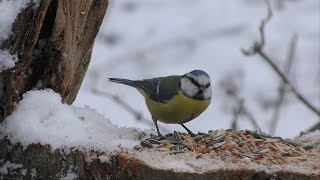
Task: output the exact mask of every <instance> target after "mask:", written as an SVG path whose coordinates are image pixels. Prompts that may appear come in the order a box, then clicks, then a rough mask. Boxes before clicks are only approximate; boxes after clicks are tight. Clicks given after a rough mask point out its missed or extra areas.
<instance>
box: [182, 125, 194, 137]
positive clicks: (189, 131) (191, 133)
mask: <svg viewBox="0 0 320 180" xmlns="http://www.w3.org/2000/svg"><path fill="white" fill-rule="evenodd" d="M180 125H181V126H182V127H183V128H184V129H185V130H186V131H188V133H189V134H190V135H191V136H192V137H195V136H196V135H195V134H194V133H193V132H192V131H191V130H190V129H188V128H187V127H186V126H185V125H184V124H180Z"/></svg>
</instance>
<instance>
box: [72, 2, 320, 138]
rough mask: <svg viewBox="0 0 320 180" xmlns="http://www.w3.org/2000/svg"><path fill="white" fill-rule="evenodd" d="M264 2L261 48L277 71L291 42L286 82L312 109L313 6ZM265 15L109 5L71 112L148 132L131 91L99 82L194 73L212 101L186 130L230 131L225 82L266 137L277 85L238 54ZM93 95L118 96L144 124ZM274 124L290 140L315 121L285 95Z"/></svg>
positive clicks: (215, 6)
mask: <svg viewBox="0 0 320 180" xmlns="http://www.w3.org/2000/svg"><path fill="white" fill-rule="evenodd" d="M271 2H272V8H273V14H274V15H273V17H272V18H271V21H270V22H269V23H268V24H267V26H266V29H265V35H266V47H265V48H264V49H265V51H266V52H267V54H270V56H271V57H273V58H274V59H275V61H276V63H277V64H278V65H279V66H280V67H281V69H283V64H285V59H286V56H287V51H288V43H289V41H290V38H291V37H292V36H293V34H297V35H298V42H297V48H296V53H295V61H294V62H295V63H294V64H293V67H292V70H291V75H290V76H289V78H290V80H291V81H292V82H293V83H294V85H295V86H296V87H297V89H298V90H300V91H301V92H302V93H303V94H304V95H305V96H306V98H307V99H308V100H310V101H311V102H312V103H313V104H314V105H316V106H318V107H319V108H320V99H319V97H320V94H319V92H320V90H319V89H320V79H319V78H320V74H319V73H320V71H319V69H320V62H319V59H320V52H319V49H320V42H319V39H320V31H319V27H320V24H319V23H320V20H319V17H320V14H319V13H320V12H319V11H320V10H319V6H320V1H314V0H304V1H281V2H280V1H271ZM277 3H280V4H283V6H277V5H276V4H277ZM266 13H267V11H266V5H265V3H264V1H248V0H239V1H234V0H225V1H219V0H203V1H174V2H173V1H163V0H153V1H131V0H117V1H111V3H110V5H109V9H108V11H107V15H106V17H105V19H104V22H103V24H102V26H101V28H100V32H99V34H98V37H97V39H96V42H95V45H94V49H93V55H92V60H91V63H90V66H89V69H88V72H87V74H86V77H85V80H84V82H83V84H82V86H81V89H80V91H79V94H78V96H77V99H76V101H75V102H74V104H73V105H75V106H79V107H85V106H89V107H91V108H95V109H96V110H97V111H98V112H100V113H101V114H103V115H104V116H105V117H107V118H109V119H110V121H111V122H112V123H113V124H116V125H118V126H121V127H137V128H142V129H145V128H155V127H154V126H153V125H152V120H151V116H150V114H149V112H148V109H147V108H146V105H145V102H144V99H143V97H142V96H141V95H140V94H139V93H138V92H137V91H135V90H134V89H133V88H130V87H126V86H119V85H118V84H114V83H109V82H108V81H107V77H119V78H128V79H144V78H152V77H158V76H167V75H174V74H184V73H187V72H189V71H191V70H194V69H202V70H204V71H206V72H207V73H208V74H209V75H210V77H211V79H212V82H213V83H212V85H213V86H212V88H213V99H212V103H211V105H210V106H209V107H208V109H207V110H206V111H205V112H204V113H203V114H202V115H201V116H200V117H198V118H196V119H195V120H193V121H190V122H189V123H187V127H188V128H189V129H191V130H193V131H194V132H198V131H202V132H207V131H208V130H210V129H220V128H224V129H228V128H230V124H231V120H232V119H233V112H232V107H233V106H234V104H233V101H231V100H230V98H228V97H227V96H226V95H225V93H224V91H225V90H224V88H223V87H222V86H221V83H222V82H225V81H228V80H229V79H230V78H228V77H230V75H232V76H233V77H235V78H236V83H239V95H240V96H241V97H244V99H245V105H246V106H247V107H248V109H249V110H250V112H252V114H253V115H254V116H255V118H256V119H257V120H258V124H259V126H260V127H261V129H262V130H263V131H264V132H268V131H269V130H270V129H269V126H270V120H271V117H272V114H273V112H274V109H273V106H272V103H273V102H274V100H275V99H276V97H277V93H278V90H277V89H278V86H279V85H280V79H279V78H278V76H277V75H276V74H275V73H274V71H273V70H272V69H271V68H269V67H268V66H267V64H266V63H265V62H263V61H262V60H261V58H260V57H258V56H252V57H246V56H244V55H243V54H242V53H241V51H240V49H241V48H247V47H250V46H251V43H252V41H254V40H256V39H258V38H259V31H258V26H259V24H260V21H261V19H262V18H264V17H265V15H266ZM94 90H98V91H102V92H107V93H109V94H115V95H117V96H119V97H121V99H122V100H124V101H125V102H126V103H127V104H129V105H131V106H132V107H133V108H134V109H135V110H136V111H138V112H141V113H142V114H143V116H144V118H145V119H147V120H148V121H149V123H147V122H146V121H137V120H136V119H135V117H134V116H133V115H132V114H131V113H129V112H128V111H126V110H125V109H124V108H123V107H121V106H119V105H118V104H117V103H116V102H114V101H113V100H111V99H110V98H107V97H105V96H101V95H100V94H99V93H95V91H94ZM279 119H280V120H279V122H278V125H277V129H276V132H275V135H276V136H282V137H291V138H292V137H296V136H297V135H298V134H299V133H300V131H303V130H306V129H308V128H309V127H311V126H312V125H313V124H315V123H316V122H318V121H319V117H317V116H316V115H314V114H313V113H312V112H311V111H310V110H308V109H307V108H305V107H304V106H303V105H302V104H301V103H300V102H299V101H297V100H296V99H295V97H294V96H292V95H288V96H286V97H285V100H284V102H283V106H282V108H281V111H280V118H279ZM150 122H151V123H150ZM238 124H239V128H240V129H252V128H253V126H252V124H250V123H249V122H248V120H247V119H246V118H244V117H242V116H241V117H240V119H239V123H238ZM159 126H160V130H161V131H162V132H172V131H173V130H178V131H184V130H183V129H182V128H181V127H180V126H178V125H167V124H163V123H159ZM165 129H167V130H168V131H166V130H165Z"/></svg>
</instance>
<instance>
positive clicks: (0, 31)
mask: <svg viewBox="0 0 320 180" xmlns="http://www.w3.org/2000/svg"><path fill="white" fill-rule="evenodd" d="M29 2H30V0H27V1H26V0H2V1H0V46H1V44H2V42H3V41H4V40H6V39H8V38H9V36H10V34H11V32H12V31H11V30H12V25H13V23H14V21H15V19H16V17H17V15H18V13H19V12H20V11H21V9H23V8H25V7H26V6H27V5H28V3H29ZM34 3H37V1H34ZM17 61H18V57H17V56H16V55H11V54H10V53H9V51H7V50H0V72H2V71H3V70H6V69H9V68H12V67H14V65H15V63H16V62H17Z"/></svg>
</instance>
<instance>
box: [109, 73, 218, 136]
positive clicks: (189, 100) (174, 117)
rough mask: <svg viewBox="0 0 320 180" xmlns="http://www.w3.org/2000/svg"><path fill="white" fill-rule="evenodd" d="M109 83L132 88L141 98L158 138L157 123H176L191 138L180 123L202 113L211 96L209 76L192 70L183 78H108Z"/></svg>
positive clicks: (175, 76)
mask: <svg viewBox="0 0 320 180" xmlns="http://www.w3.org/2000/svg"><path fill="white" fill-rule="evenodd" d="M109 80H110V81H111V82H116V83H121V84H125V85H128V86H132V87H134V88H136V89H137V90H138V91H139V92H140V93H141V94H142V95H143V96H144V97H145V101H146V104H147V107H148V109H149V111H150V113H151V116H152V120H153V122H154V124H155V126H156V129H157V133H158V136H160V137H161V136H162V135H161V133H160V131H159V128H158V123H157V122H158V121H161V122H163V123H167V124H180V125H181V126H182V127H183V128H184V129H186V130H187V131H188V132H189V133H190V134H191V135H194V134H193V133H192V131H190V130H189V129H188V128H187V127H186V126H185V125H184V123H186V122H189V121H191V120H193V119H195V118H196V117H198V116H199V115H200V114H201V113H202V112H204V111H205V110H206V109H207V107H208V106H209V104H210V102H211V97H212V88H211V83H210V76H209V75H208V74H207V73H206V72H204V71H201V70H194V71H191V72H189V73H187V74H184V75H174V76H167V77H158V78H152V79H143V80H129V79H119V78H109Z"/></svg>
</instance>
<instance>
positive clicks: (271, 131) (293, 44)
mask: <svg viewBox="0 0 320 180" xmlns="http://www.w3.org/2000/svg"><path fill="white" fill-rule="evenodd" d="M296 44H297V35H296V34H295V35H293V36H292V38H291V40H290V43H289V49H288V54H287V58H286V64H285V66H284V73H285V75H286V76H289V73H290V70H291V67H292V64H293V60H294V59H295V58H294V54H295V50H296ZM286 88H287V84H286V83H285V82H284V81H281V84H280V87H279V93H278V97H277V101H276V102H275V107H274V113H273V115H272V118H271V122H270V127H269V134H274V133H275V131H276V128H277V122H278V120H279V115H280V109H281V105H282V102H283V100H284V97H285V94H286V92H287V91H286Z"/></svg>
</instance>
